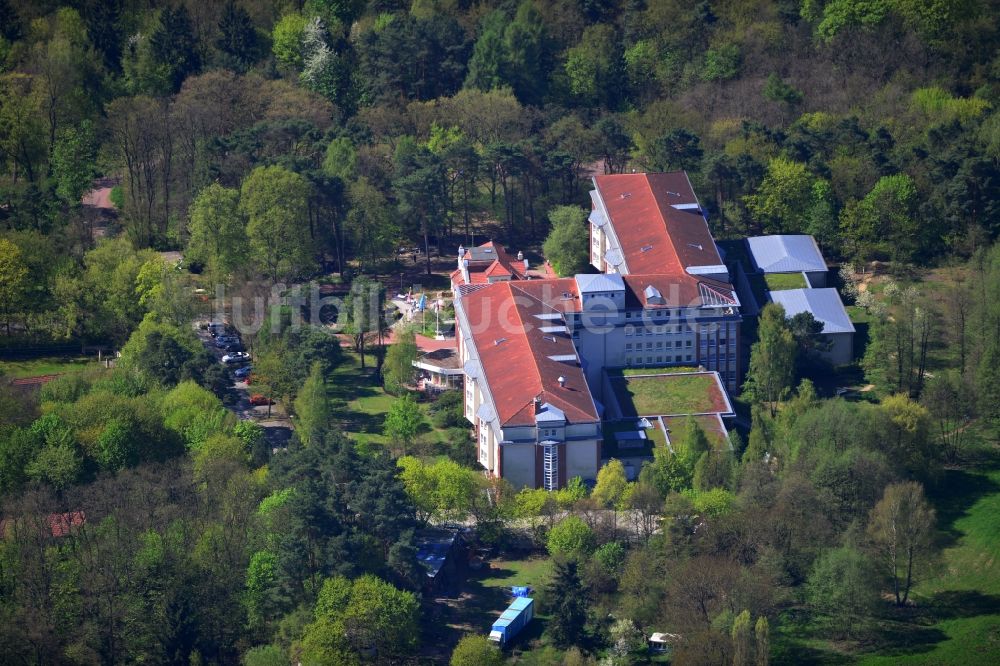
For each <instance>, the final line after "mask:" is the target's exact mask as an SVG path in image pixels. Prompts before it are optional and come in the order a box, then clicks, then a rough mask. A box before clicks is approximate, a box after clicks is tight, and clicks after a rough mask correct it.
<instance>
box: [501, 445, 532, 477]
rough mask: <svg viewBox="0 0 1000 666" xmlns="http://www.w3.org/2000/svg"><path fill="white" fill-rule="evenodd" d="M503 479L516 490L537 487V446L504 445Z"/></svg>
mask: <svg viewBox="0 0 1000 666" xmlns="http://www.w3.org/2000/svg"><path fill="white" fill-rule="evenodd" d="M502 472H503V478H505V479H507V481H509V482H510V483H511V484H512V485H513V486H514V487H515V488H525V487H527V488H534V487H535V445H534V444H504V445H503V470H502Z"/></svg>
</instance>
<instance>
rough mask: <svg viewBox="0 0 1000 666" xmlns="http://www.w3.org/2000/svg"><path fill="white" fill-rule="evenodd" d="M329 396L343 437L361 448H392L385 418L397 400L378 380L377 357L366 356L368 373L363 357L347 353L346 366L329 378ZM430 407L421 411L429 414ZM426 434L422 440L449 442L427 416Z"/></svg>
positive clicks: (424, 406)
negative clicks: (370, 446) (385, 433)
mask: <svg viewBox="0 0 1000 666" xmlns="http://www.w3.org/2000/svg"><path fill="white" fill-rule="evenodd" d="M327 392H328V394H329V396H330V399H331V400H332V401H333V402H334V416H335V417H336V419H337V421H339V423H340V425H341V428H342V429H343V431H344V433H345V434H347V435H349V436H350V437H351V438H352V439H354V440H355V441H356V442H358V443H359V444H363V445H367V444H378V445H386V444H389V440H388V439H387V438H386V437H385V436H384V435H383V434H382V426H383V424H384V422H385V415H386V413H387V412H388V411H389V408H390V407H391V406H392V403H394V402H395V401H396V400H397V398H396V397H395V396H392V395H389V394H388V393H386V392H385V390H384V389H383V388H382V386H380V385H379V383H378V378H377V377H375V357H374V356H371V355H368V354H366V355H365V369H364V370H362V369H361V356H360V355H359V354H356V353H354V352H346V351H345V353H344V362H343V363H341V364H340V366H338V367H337V369H336V370H334V372H333V374H332V375H331V376H330V377H328V378H327ZM427 406H428V404H427V403H423V405H422V407H423V410H424V415H425V416H428V414H427ZM427 426H428V427H427V430H426V432H425V433H424V434H423V435H420V436H419V437H422V438H423V439H425V440H426V441H427V442H428V443H430V444H437V443H441V442H444V441H446V431H445V430H439V429H436V428H433V427H432V426H431V421H430V418H429V416H428V418H427Z"/></svg>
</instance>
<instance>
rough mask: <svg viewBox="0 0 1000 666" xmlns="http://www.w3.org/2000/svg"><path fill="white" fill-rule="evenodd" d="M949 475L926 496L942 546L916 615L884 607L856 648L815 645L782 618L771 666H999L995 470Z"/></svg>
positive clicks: (985, 467)
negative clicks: (797, 665)
mask: <svg viewBox="0 0 1000 666" xmlns="http://www.w3.org/2000/svg"><path fill="white" fill-rule="evenodd" d="M998 462H1000V461H998V460H996V459H993V460H988V461H986V462H985V464H979V465H975V466H970V468H969V469H964V470H963V469H953V470H948V471H947V472H946V473H945V476H944V478H943V479H942V480H941V483H940V485H939V487H938V488H937V489H932V490H931V491H930V492H929V494H928V495H929V497H930V499H931V501H932V502H933V503H934V506H935V508H936V510H937V514H938V527H939V530H940V531H939V535H938V539H939V543H940V545H942V546H943V549H942V551H941V557H940V561H939V563H938V566H937V568H936V570H935V575H932V576H929V577H927V578H925V579H924V580H923V581H920V582H918V584H917V586H916V588H915V589H914V591H913V594H912V598H913V601H914V604H915V605H914V607H913V608H910V609H907V610H905V611H897V610H894V609H891V608H889V607H886V609H885V611H886V615H885V616H884V617H883V618H881V619H880V620H879V622H878V625H877V630H876V631H875V632H874V634H873V635H872V636H871V638H869V639H868V640H867V641H865V643H864V644H863V645H861V646H858V645H857V644H852V643H831V642H829V641H826V640H822V639H819V638H816V637H815V634H814V633H813V631H812V628H811V627H810V626H809V624H808V620H807V619H805V618H800V617H796V616H795V613H793V612H789V613H786V615H785V617H784V618H783V622H782V624H781V625H780V629H779V632H778V635H777V636H776V637H775V638H776V642H775V647H776V650H775V654H774V660H773V661H772V663H775V664H778V663H782V664H784V663H789V664H791V663H815V664H847V663H851V664H855V663H857V664H865V665H866V666H890V665H895V664H914V665H925V666H931V665H937V664H962V665H963V666H976V665H978V664H982V665H983V666H986V665H987V664H997V663H1000V529H998V524H1000V523H998V516H1000V467H998Z"/></svg>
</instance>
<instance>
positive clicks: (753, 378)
mask: <svg viewBox="0 0 1000 666" xmlns="http://www.w3.org/2000/svg"><path fill="white" fill-rule="evenodd" d="M795 350H796V346H795V338H794V337H793V336H792V332H791V331H790V330H789V328H788V323H787V320H786V319H785V309H784V308H783V307H781V306H780V305H778V304H777V303H769V304H768V305H766V306H764V309H763V310H762V311H761V315H760V325H759V328H758V329H757V342H755V343H754V344H753V347H752V348H751V350H750V367H749V368H748V369H747V379H746V383H745V384H744V385H743V389H744V390H745V391H746V392H747V393H748V394H749V396H750V397H751V399H752V400H753V401H754V402H758V403H765V404H767V405H768V407H769V409H770V412H771V416H774V415H775V414H776V413H777V403H778V401H779V400H782V399H783V398H784V397H785V396H786V395H787V393H788V390H789V389H790V388H791V386H792V378H793V375H794V372H795Z"/></svg>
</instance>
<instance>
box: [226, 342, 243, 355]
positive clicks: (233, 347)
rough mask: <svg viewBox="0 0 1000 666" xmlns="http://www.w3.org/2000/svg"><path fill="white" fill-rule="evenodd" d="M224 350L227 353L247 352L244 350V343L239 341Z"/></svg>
mask: <svg viewBox="0 0 1000 666" xmlns="http://www.w3.org/2000/svg"><path fill="white" fill-rule="evenodd" d="M223 349H225V350H226V351H227V352H241V351H246V350H245V349H243V343H242V342H240V341H239V340H237V341H236V342H231V343H229V344H228V345H226V346H225V347H223Z"/></svg>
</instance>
